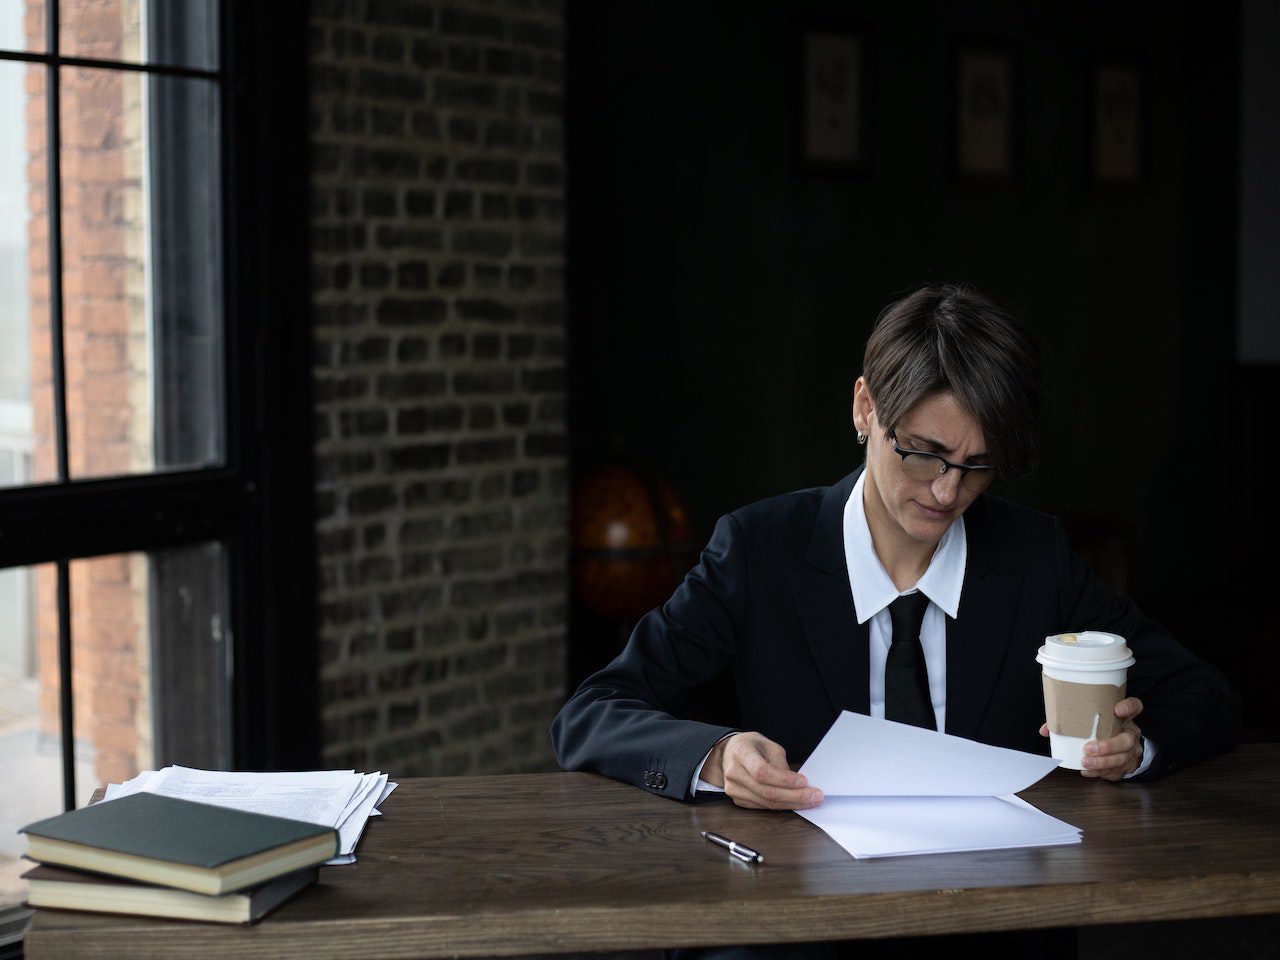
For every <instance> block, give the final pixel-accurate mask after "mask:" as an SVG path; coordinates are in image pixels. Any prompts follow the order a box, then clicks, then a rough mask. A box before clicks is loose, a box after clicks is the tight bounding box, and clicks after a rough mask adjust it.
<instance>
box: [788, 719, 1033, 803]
mask: <svg viewBox="0 0 1280 960" xmlns="http://www.w3.org/2000/svg"><path fill="white" fill-rule="evenodd" d="M1057 766H1058V761H1057V760H1054V759H1053V758H1052V757H1042V756H1040V755H1039V754H1034V753H1023V752H1021V751H1019V750H1008V749H1006V748H1004V747H991V746H988V745H986V744H984V743H977V742H975V741H973V740H966V739H964V738H963V737H954V736H951V735H950V734H946V733H939V732H938V731H936V730H924V729H921V728H920V727H913V726H910V725H908V724H905V723H895V722H894V721H892V720H880V719H877V718H875V717H868V716H866V715H864V714H861V713H850V712H849V711H848V710H845V711H843V712H842V713H841V714H840V716H839V717H837V718H836V722H835V723H833V724H832V725H831V729H830V730H828V731H827V733H826V735H825V736H824V737H823V738H822V741H821V742H820V743H819V744H818V746H817V747H816V748H815V749H814V751H813V753H812V754H811V755H810V756H809V759H808V760H806V761H805V762H804V766H802V767H801V768H800V772H801V773H803V774H804V775H805V777H806V778H807V779H808V781H809V784H810V786H814V787H817V788H818V789H819V790H821V791H822V792H823V794H824V795H825V796H827V797H845V796H863V797H869V796H879V797H909V796H916V797H920V796H934V797H960V796H971V797H992V796H1002V795H1004V794H1010V793H1016V792H1017V791H1019V790H1025V789H1026V788H1027V787H1029V786H1031V785H1032V784H1033V783H1035V782H1036V781H1037V780H1040V779H1041V778H1043V777H1044V776H1045V775H1046V774H1048V773H1049V772H1050V771H1051V770H1053V769H1055V768H1056V767H1057Z"/></svg>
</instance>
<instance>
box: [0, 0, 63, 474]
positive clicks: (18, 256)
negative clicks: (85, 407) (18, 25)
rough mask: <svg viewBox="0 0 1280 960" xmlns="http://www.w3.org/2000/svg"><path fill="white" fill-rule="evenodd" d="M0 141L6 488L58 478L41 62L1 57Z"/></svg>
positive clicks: (1, 470) (1, 453)
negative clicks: (54, 422) (55, 444)
mask: <svg viewBox="0 0 1280 960" xmlns="http://www.w3.org/2000/svg"><path fill="white" fill-rule="evenodd" d="M0 6H3V4H2V3H0ZM10 134H12V136H10ZM0 144H3V146H0V487H10V486H16V485H20V484H24V483H39V482H44V481H49V480H55V479H57V460H56V458H55V456H54V448H53V389H52V381H53V367H52V364H51V362H50V351H49V343H50V339H49V271H48V265H49V234H48V228H49V219H48V217H47V215H46V214H45V210H46V209H47V208H46V205H45V204H46V198H47V186H48V177H47V169H48V167H47V161H46V157H47V154H46V152H45V71H44V68H43V67H41V66H33V65H30V64H25V63H15V62H12V61H9V62H4V61H0Z"/></svg>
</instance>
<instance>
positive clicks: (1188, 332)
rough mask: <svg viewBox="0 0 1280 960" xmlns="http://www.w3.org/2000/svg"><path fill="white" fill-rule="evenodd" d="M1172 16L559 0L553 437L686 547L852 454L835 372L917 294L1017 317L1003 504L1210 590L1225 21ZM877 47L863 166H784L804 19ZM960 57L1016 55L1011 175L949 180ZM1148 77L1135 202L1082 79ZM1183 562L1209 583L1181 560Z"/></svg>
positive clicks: (1229, 96) (1120, 9)
mask: <svg viewBox="0 0 1280 960" xmlns="http://www.w3.org/2000/svg"><path fill="white" fill-rule="evenodd" d="M1181 7H1182V5H1176V4H1167V3H1159V4H1158V3H1135V4H1114V3H1107V4H1103V3H1093V4H1062V3H1056V4H1028V3H1023V2H1007V3H972V2H970V3H959V2H957V3H937V2H934V3H902V2H877V3H857V4H852V3H850V4H836V3H828V4H804V5H800V4H786V3H743V2H697V0H664V2H648V3H643V4H623V3H615V2H599V0H576V2H575V0H570V3H569V7H568V22H569V31H570V36H569V101H568V111H569V122H568V130H569V170H570V181H569V182H570V255H569V264H570V266H569V269H570V280H569V283H570V310H571V316H570V336H571V353H572V356H571V363H570V369H571V381H572V383H571V431H570V432H571V438H572V443H573V457H574V464H575V468H576V469H577V470H578V471H579V472H581V471H582V470H583V469H585V468H587V467H589V466H590V465H592V464H594V463H597V462H600V461H601V460H604V459H609V458H611V457H613V456H614V454H613V453H612V452H611V448H610V444H611V443H612V442H613V441H614V439H615V438H620V441H621V444H622V448H623V450H624V451H625V455H626V456H627V457H629V458H631V459H634V460H639V461H642V462H645V463H648V464H650V465H652V466H653V467H655V468H656V469H657V470H658V471H659V472H660V473H661V474H663V475H664V476H666V477H667V478H668V479H669V480H670V481H671V482H672V483H673V484H675V486H676V487H677V488H678V489H679V490H681V491H682V492H683V494H684V496H685V498H686V500H687V501H688V503H689V506H690V507H691V509H692V511H693V513H694V516H695V520H696V522H697V525H698V530H699V533H700V534H705V533H706V532H708V531H709V530H710V527H711V525H712V524H713V523H714V520H715V518H716V516H717V515H718V514H720V513H721V512H724V511H726V510H730V509H733V508H735V507H737V506H740V505H742V504H744V503H746V502H749V501H751V500H754V499H757V498H760V497H765V496H769V495H771V494H775V493H779V492H782V491H786V490H789V489H795V488H798V487H804V486H812V485H816V484H825V483H829V482H832V481H834V480H835V479H838V478H839V477H840V476H842V475H843V474H844V473H845V472H847V471H848V470H849V469H850V468H851V467H852V466H854V465H855V464H856V463H857V462H858V459H859V457H858V451H857V448H856V446H855V445H854V443H853V438H852V431H851V428H850V426H849V422H848V406H849V400H850V396H851V389H852V385H853V380H854V378H855V377H856V376H857V374H858V372H859V368H860V364H861V354H862V347H863V344H864V342H865V340H866V337H867V335H868V333H869V331H870V329H871V324H872V322H873V320H874V318H875V316H876V314H877V312H878V311H879V310H880V309H881V307H883V306H884V305H885V304H886V303H888V302H889V301H890V300H892V299H894V298H895V297H896V296H898V295H899V294H901V293H903V292H906V291H908V290H909V289H911V288H913V287H914V286H917V285H919V284H921V283H924V282H928V281H930V280H944V279H945V280H963V281H969V282H972V283H973V284H975V285H977V286H978V287H979V288H981V289H984V290H988V291H990V292H992V293H994V294H995V295H997V296H999V297H1001V298H1002V299H1004V300H1006V301H1009V302H1011V303H1012V304H1013V305H1015V306H1016V307H1017V308H1019V309H1020V310H1021V311H1022V312H1023V313H1024V315H1025V316H1026V317H1027V318H1028V320H1029V321H1030V323H1031V324H1032V326H1033V327H1034V328H1035V329H1036V330H1037V331H1038V332H1039V334H1040V336H1041V338H1042V340H1043V342H1044V344H1045V346H1046V348H1047V358H1046V359H1047V370H1046V388H1047V405H1046V409H1045V413H1044V419H1043V433H1044V437H1045V455H1044V459H1043V463H1042V466H1041V468H1040V470H1039V471H1038V472H1037V474H1036V475H1035V477H1034V478H1033V479H1032V480H1030V481H1027V482H1023V483H1020V484H1017V485H1013V486H1010V487H1007V488H1006V493H1008V494H1009V495H1012V496H1014V497H1016V498H1017V499H1020V500H1023V501H1024V502H1028V503H1032V504H1035V505H1038V506H1041V507H1043V508H1046V509H1050V510H1052V511H1054V512H1058V513H1062V514H1066V515H1071V516H1080V517H1085V518H1093V519H1097V520H1100V521H1102V522H1103V524H1104V526H1107V525H1110V526H1117V528H1118V527H1119V526H1123V525H1128V526H1129V527H1130V528H1131V529H1132V530H1133V533H1134V553H1133V556H1134V573H1135V578H1134V580H1133V586H1134V588H1135V591H1134V592H1135V593H1138V594H1139V595H1141V594H1143V593H1145V594H1147V595H1149V596H1151V597H1152V598H1154V599H1153V602H1154V603H1156V604H1157V605H1160V604H1162V603H1163V600H1162V598H1165V597H1170V596H1184V597H1185V596H1188V595H1190V594H1196V595H1200V594H1208V593H1210V592H1211V591H1212V590H1213V589H1214V587H1215V585H1216V584H1220V583H1221V582H1222V580H1223V579H1224V578H1225V577H1226V576H1227V573H1226V572H1225V570H1224V569H1223V565H1222V564H1217V563H1207V564H1206V563H1204V562H1203V558H1204V557H1205V556H1214V555H1216V554H1215V552H1219V553H1220V552H1221V551H1225V550H1228V549H1230V547H1231V543H1230V542H1229V540H1230V537H1231V536H1232V534H1231V530H1232V529H1233V524H1234V521H1233V520H1232V519H1231V510H1232V509H1233V507H1232V506H1231V503H1230V498H1231V497H1232V495H1233V494H1232V492H1231V491H1232V486H1231V485H1230V484H1229V483H1228V482H1227V480H1226V474H1225V473H1224V471H1223V470H1221V469H1220V468H1218V467H1216V466H1215V463H1217V462H1218V461H1217V460H1215V459H1214V458H1213V457H1212V455H1211V456H1210V457H1209V458H1205V448H1206V445H1207V444H1209V443H1211V442H1212V441H1213V439H1214V437H1215V435H1217V434H1220V433H1221V431H1222V410H1221V403H1222V402H1223V398H1224V397H1225V396H1226V395H1227V394H1228V393H1229V390H1230V385H1231V380H1232V377H1233V366H1232V349H1233V344H1234V323H1235V319H1234V318H1235V293H1234V290H1235V263H1236V257H1235V247H1234V245H1235V209H1236V208H1235V203H1236V199H1235V197H1236V183H1235V176H1236V174H1235V171H1236V151H1237V147H1236V143H1237V135H1236V129H1237V127H1236V125H1237V118H1236V111H1237V99H1238V94H1237V82H1238V78H1237V52H1236V50H1237V46H1236V45H1237V36H1236V29H1237V23H1238V14H1237V13H1236V12H1235V8H1234V6H1233V5H1229V4H1228V5H1221V6H1219V7H1214V8H1213V10H1214V14H1213V15H1212V17H1206V16H1204V15H1200V16H1196V17H1189V16H1186V15H1185V14H1183V13H1182V12H1181ZM816 10H821V11H826V12H828V13H842V14H851V15H853V16H854V17H855V18H856V19H857V20H858V21H860V22H861V23H862V24H863V25H864V26H866V27H867V28H868V30H869V32H870V36H871V38H872V42H873V47H874V75H873V101H874V104H873V106H874V119H873V131H872V134H873V144H874V154H875V161H874V169H873V170H872V172H871V174H870V175H869V176H868V177H866V178H863V179H840V178H816V177H811V176H805V175H802V174H800V173H798V172H797V171H796V170H795V168H794V164H793V162H792V156H793V154H792V144H791V141H790V137H791V133H792V130H793V121H794V116H793V112H794V110H795V107H796V104H795V99H794V92H795V87H794V84H793V79H792V75H791V71H792V66H793V61H792V42H793V35H794V27H795V19H796V16H797V14H799V13H801V12H804V11H816ZM957 37H974V38H982V39H993V40H998V41H1004V42H1008V43H1011V44H1012V45H1013V46H1014V48H1015V50H1017V51H1018V52H1019V53H1020V55H1021V63H1022V67H1023V70H1022V79H1021V88H1022V91H1023V94H1024V97H1025V101H1024V102H1025V112H1024V118H1025V122H1024V124H1023V126H1022V129H1021V136H1022V138H1023V146H1024V152H1023V157H1024V161H1025V162H1024V164H1023V169H1022V175H1021V177H1020V178H1019V180H1018V181H1017V182H1016V183H1014V184H1012V185H1008V186H1001V187H997V188H990V189H973V188H961V187H957V186H956V185H954V184H953V182H952V180H951V177H950V116H951V103H952V100H951V98H952V95H953V91H952V82H951V49H952V43H953V41H954V40H955V39H956V38H957ZM1121 54H1123V55H1132V56H1136V57H1137V58H1138V59H1139V62H1140V64H1141V65H1142V67H1143V69H1144V71H1145V74H1144V86H1143V90H1142V94H1143V116H1144V121H1145V127H1146V129H1145V139H1144V142H1143V144H1142V148H1143V151H1142V152H1143V163H1144V167H1145V170H1144V183H1143V185H1142V188H1141V189H1140V190H1139V191H1137V192H1136V193H1133V194H1131V195H1122V196H1101V195H1098V194H1097V193H1096V192H1095V191H1094V189H1093V186H1092V184H1091V181H1090V176H1089V165H1088V159H1089V133H1090V125H1091V121H1092V116H1091V103H1090V99H1089V86H1088V84H1089V76H1090V67H1091V65H1092V63H1093V62H1094V59H1095V58H1097V57H1099V56H1106V55H1121ZM1196 557H1199V558H1200V562H1195V558H1196Z"/></svg>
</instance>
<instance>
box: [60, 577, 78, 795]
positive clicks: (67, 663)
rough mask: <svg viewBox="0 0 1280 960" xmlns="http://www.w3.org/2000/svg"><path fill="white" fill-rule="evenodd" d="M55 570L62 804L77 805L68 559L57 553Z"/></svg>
mask: <svg viewBox="0 0 1280 960" xmlns="http://www.w3.org/2000/svg"><path fill="white" fill-rule="evenodd" d="M57 571H58V712H59V715H60V717H61V722H60V727H61V730H60V733H61V739H62V807H63V809H64V810H74V809H75V808H76V735H75V709H74V708H75V701H74V699H73V696H74V691H72V689H71V561H70V560H68V559H67V558H66V557H59V558H58V563H57Z"/></svg>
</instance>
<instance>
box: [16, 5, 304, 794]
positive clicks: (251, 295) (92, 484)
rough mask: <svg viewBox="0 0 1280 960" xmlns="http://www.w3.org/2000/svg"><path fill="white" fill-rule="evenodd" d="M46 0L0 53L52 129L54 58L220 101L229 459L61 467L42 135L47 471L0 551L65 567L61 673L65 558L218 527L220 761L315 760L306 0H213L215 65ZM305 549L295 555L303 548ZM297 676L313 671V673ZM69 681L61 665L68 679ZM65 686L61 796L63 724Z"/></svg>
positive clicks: (60, 394)
mask: <svg viewBox="0 0 1280 960" xmlns="http://www.w3.org/2000/svg"><path fill="white" fill-rule="evenodd" d="M57 13H58V11H57V0H47V2H46V14H45V17H46V36H47V38H48V39H47V47H46V50H45V52H43V53H31V52H21V51H8V50H6V51H4V52H3V53H0V60H4V61H25V62H28V63H34V64H42V65H44V66H45V69H46V75H47V76H49V77H50V81H51V82H50V83H49V85H48V87H47V90H46V97H47V104H48V107H47V112H48V123H49V128H50V129H49V133H50V134H54V133H56V132H57V126H56V125H57V123H58V119H59V111H60V105H59V103H58V96H57V93H58V85H57V83H56V82H54V78H53V76H52V75H53V74H54V73H56V71H58V70H59V69H60V68H63V67H67V66H83V67H94V68H108V69H122V70H130V71H135V72H136V71H139V70H142V71H143V72H146V73H148V74H151V75H169V76H186V77H202V78H203V77H208V76H209V75H210V74H214V75H215V76H216V79H215V80H214V82H216V84H217V86H218V89H219V104H220V109H221V131H220V132H221V137H222V142H221V170H222V197H221V213H222V225H223V241H222V242H223V249H222V251H221V253H222V257H223V262H224V263H223V270H222V285H223V299H222V302H223V305H224V313H223V320H224V328H223V331H222V342H223V345H224V357H223V364H222V370H223V390H222V398H223V408H224V409H223V412H224V430H223V434H224V437H225V463H224V465H223V466H219V467H211V468H201V469H184V470H161V471H157V472H155V473H150V474H141V475H130V476H119V477H108V478H100V479H83V480H72V479H69V478H68V476H67V463H66V450H67V447H66V437H65V423H66V416H65V403H66V399H65V396H66V394H65V390H66V385H65V378H64V376H63V371H62V369H61V367H62V357H61V353H62V343H61V326H62V319H63V318H62V304H61V286H62V283H61V271H62V263H61V256H60V254H61V250H60V246H59V243H58V241H59V239H60V237H61V224H60V222H59V221H60V219H61V211H60V210H58V209H57V207H56V206H55V203H54V201H55V200H56V199H57V198H58V197H59V187H58V182H59V179H58V178H59V177H60V172H59V171H57V170H56V168H57V167H58V165H59V154H58V151H59V148H60V142H59V140H58V139H57V138H55V137H54V136H52V135H51V136H50V137H49V139H48V144H49V151H48V152H49V164H50V166H49V180H48V184H47V187H46V189H48V190H49V197H50V204H49V210H50V230H49V233H50V292H51V297H50V301H51V302H50V308H51V314H52V316H51V319H50V322H51V329H52V330H53V336H54V351H53V352H54V357H55V360H54V363H55V368H56V369H55V374H54V389H55V391H57V396H55V399H54V404H55V409H56V410H57V413H56V421H57V431H58V436H57V443H58V448H59V477H60V478H59V479H58V480H57V481H54V482H50V483H41V484H33V485H29V486H24V487H13V488H9V489H3V490H0V567H10V566H26V565H31V564H37V563H45V562H53V563H55V564H56V565H57V567H58V577H59V606H60V616H59V620H60V623H59V632H60V648H61V650H60V661H61V669H60V676H61V677H63V678H67V677H69V676H70V657H71V637H70V632H69V631H70V618H69V612H70V607H69V604H70V595H69V576H68V574H69V565H70V563H71V561H73V560H78V559H82V558H86V557H93V556H101V555H105V554H114V553H125V552H134V551H149V550H155V549H159V548H166V547H176V546H181V545H184V544H197V543H202V542H205V541H209V540H218V541H220V542H221V543H223V545H224V546H225V548H226V552H227V558H228V560H227V565H228V569H229V571H230V577H229V582H228V584H227V592H228V596H229V603H230V610H229V611H228V614H229V630H230V633H231V636H232V650H233V659H234V670H233V675H232V677H231V678H230V681H231V704H232V706H231V724H232V739H231V752H232V756H231V762H232V764H233V766H234V767H236V768H237V769H287V768H295V769H297V768H308V767H314V766H316V765H317V763H318V759H319V708H318V703H319V697H318V679H317V669H318V654H317V644H316V639H315V628H316V626H315V625H316V611H315V604H316V591H315V578H316V573H315V569H314V566H315V564H314V562H313V560H312V559H311V558H313V557H314V536H315V534H314V523H313V516H312V510H311V509H309V508H307V507H303V508H299V506H298V503H299V497H298V491H300V490H302V491H306V492H307V493H308V496H307V497H306V498H305V500H303V502H304V503H307V504H309V503H310V502H311V496H310V493H311V491H313V490H314V477H313V466H312V461H313V451H312V446H311V431H310V425H311V423H312V408H311V376H310V358H311V349H310V297H309V288H310V283H309V278H310V259H309V245H308V224H309V189H308V187H309V182H308V177H307V173H308V171H309V163H308V152H309V151H308V143H307V140H308V132H309V131H308V123H307V118H308V117H309V104H308V92H309V85H308V83H307V72H308V59H307V55H308V45H307V40H308V36H309V35H308V31H307V30H306V5H305V4H302V3H297V2H293V0H288V2H281V3H272V4H257V3H252V2H235V0H220V2H219V3H218V17H219V49H220V51H221V64H220V66H219V67H218V68H217V69H215V70H213V71H206V70H187V69H184V68H179V67H170V66H158V65H157V66H151V65H147V66H146V67H145V68H141V67H139V66H138V65H132V64H116V63H113V62H109V61H99V60H91V59H86V58H81V57H62V56H60V55H59V52H58V46H57V41H58V30H59V17H58V15H57ZM299 557H301V558H304V562H303V563H301V564H299V563H298V562H297V561H298V558H299ZM308 678H309V680H310V682H307V681H308ZM62 687H63V689H68V684H67V683H65V682H64V683H62ZM73 695H74V691H70V690H68V695H67V696H64V698H63V703H62V716H63V723H62V752H63V768H64V774H63V779H64V796H65V797H66V803H67V805H68V806H70V805H73V804H74V793H73V792H72V786H73V781H74V773H73V772H72V771H70V770H69V768H70V766H71V764H72V762H73V759H74V756H73V754H72V752H71V750H72V746H71V745H72V743H73V740H72V738H73V736H74V730H73V729H72V728H71V725H70V724H69V723H68V722H67V721H68V718H69V717H70V706H71V696H73Z"/></svg>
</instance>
